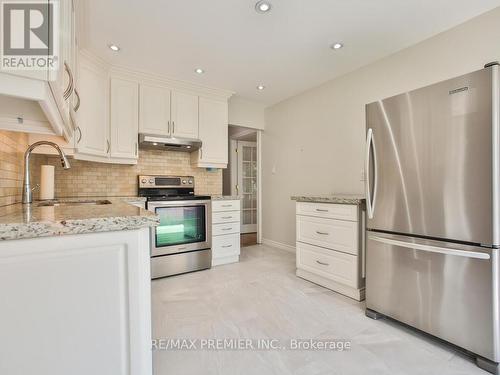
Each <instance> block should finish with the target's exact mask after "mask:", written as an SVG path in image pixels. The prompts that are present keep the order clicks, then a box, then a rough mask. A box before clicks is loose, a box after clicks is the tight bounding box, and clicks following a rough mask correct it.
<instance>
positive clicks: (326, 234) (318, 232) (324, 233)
mask: <svg viewBox="0 0 500 375" xmlns="http://www.w3.org/2000/svg"><path fill="white" fill-rule="evenodd" d="M316 233H317V234H321V235H322V236H328V235H330V233H327V232H320V231H319V230H317V231H316Z"/></svg>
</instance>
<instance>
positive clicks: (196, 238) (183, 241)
mask: <svg viewBox="0 0 500 375" xmlns="http://www.w3.org/2000/svg"><path fill="white" fill-rule="evenodd" d="M148 210H150V211H153V212H155V213H156V214H157V215H158V216H159V217H160V225H158V226H157V227H155V228H152V229H151V256H153V257H154V256H161V255H167V254H177V253H184V252H188V251H195V250H202V249H210V247H211V245H212V232H211V227H212V223H211V204H210V201H209V200H198V201H197V200H189V201H168V202H163V201H162V202H154V201H153V202H148Z"/></svg>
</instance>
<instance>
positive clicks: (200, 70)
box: [194, 68, 205, 74]
mask: <svg viewBox="0 0 500 375" xmlns="http://www.w3.org/2000/svg"><path fill="white" fill-rule="evenodd" d="M194 71H195V72H196V73H198V74H203V73H205V71H204V70H203V69H201V68H196V69H195V70H194Z"/></svg>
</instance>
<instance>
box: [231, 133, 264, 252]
mask: <svg viewBox="0 0 500 375" xmlns="http://www.w3.org/2000/svg"><path fill="white" fill-rule="evenodd" d="M259 133H260V132H259V131H258V130H255V129H249V128H244V127H241V126H233V125H230V126H229V165H228V168H227V169H226V170H224V172H223V193H224V194H225V195H238V196H240V197H241V228H240V232H241V241H240V243H241V246H250V245H255V244H256V243H260V241H259V235H258V234H259V222H260V211H259V206H260V188H259V187H260V177H259V176H260V158H259V153H260V147H259V139H260V134H259Z"/></svg>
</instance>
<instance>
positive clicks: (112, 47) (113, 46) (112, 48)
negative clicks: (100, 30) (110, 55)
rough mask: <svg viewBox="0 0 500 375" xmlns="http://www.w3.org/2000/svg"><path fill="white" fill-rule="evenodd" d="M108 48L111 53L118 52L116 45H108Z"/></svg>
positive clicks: (118, 48)
mask: <svg viewBox="0 0 500 375" xmlns="http://www.w3.org/2000/svg"><path fill="white" fill-rule="evenodd" d="M108 47H109V49H110V50H111V51H115V52H118V51H119V50H120V47H118V46H117V45H116V44H109V45H108Z"/></svg>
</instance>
